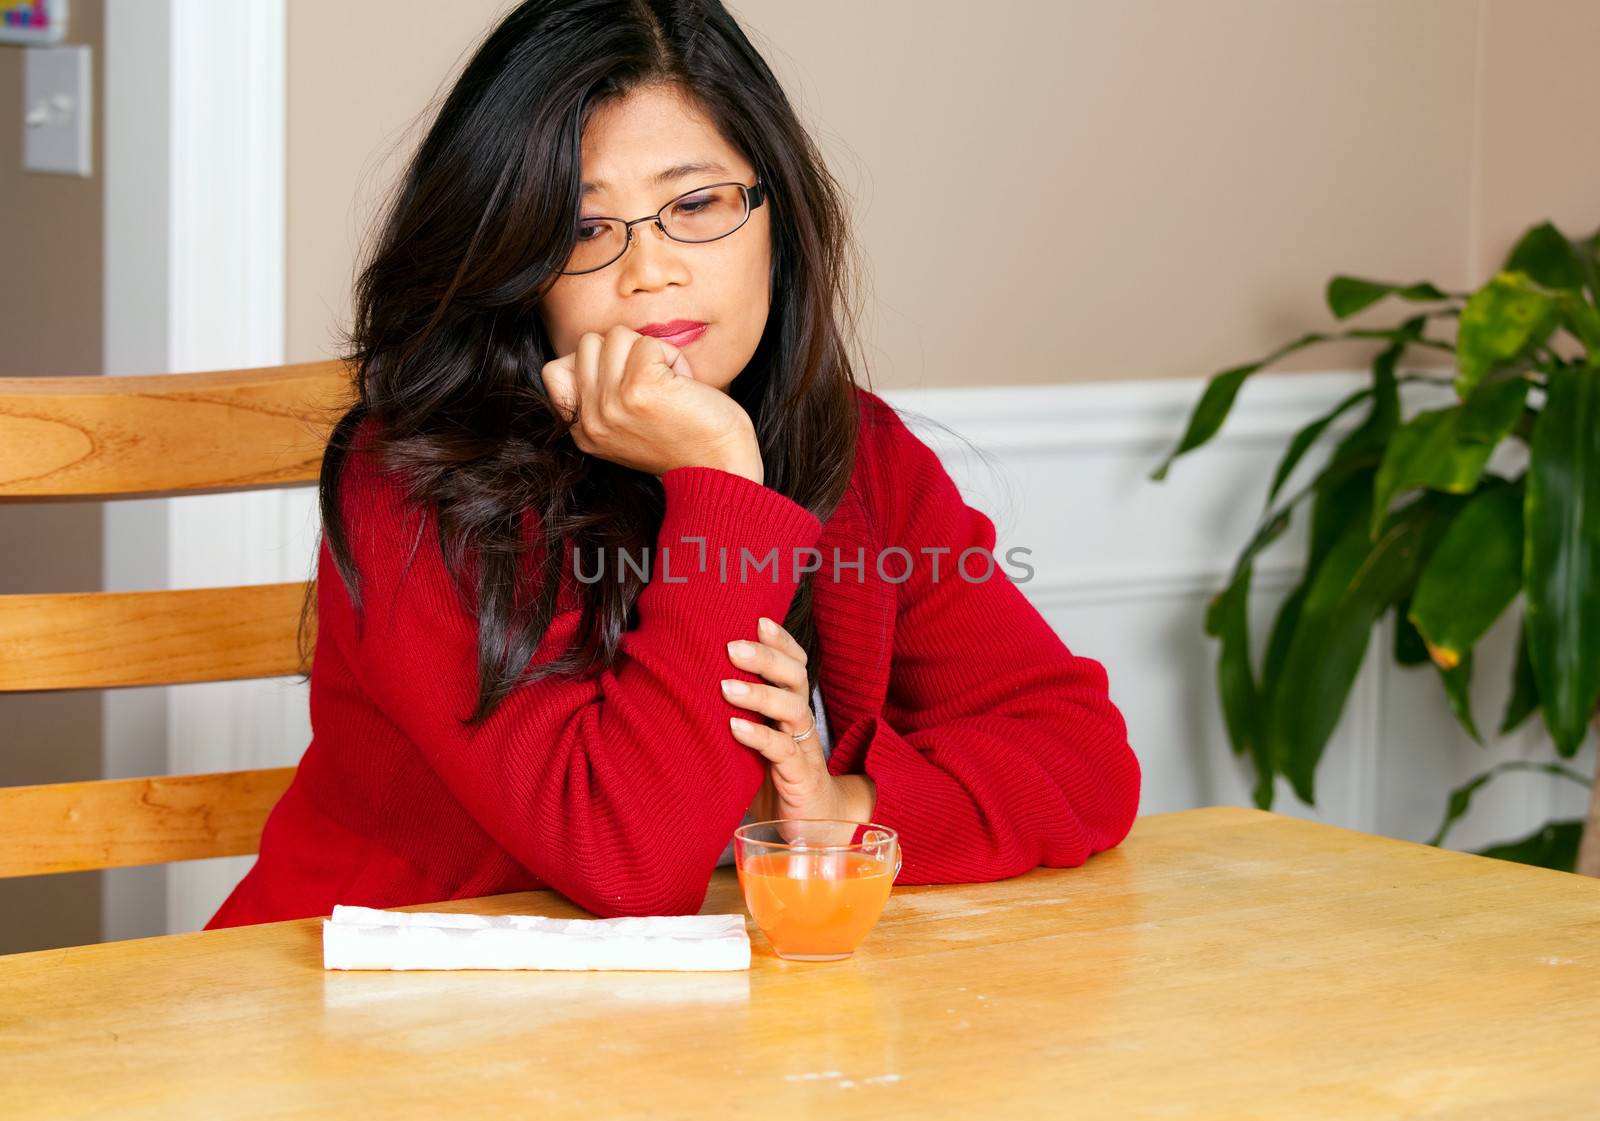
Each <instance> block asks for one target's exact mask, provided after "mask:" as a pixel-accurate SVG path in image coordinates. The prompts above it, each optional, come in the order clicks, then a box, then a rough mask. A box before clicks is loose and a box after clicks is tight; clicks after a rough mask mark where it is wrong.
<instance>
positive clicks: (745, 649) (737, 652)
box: [728, 639, 752, 657]
mask: <svg viewBox="0 0 1600 1121" xmlns="http://www.w3.org/2000/svg"><path fill="white" fill-rule="evenodd" d="M751 649H752V647H751V645H750V643H748V642H745V641H744V640H743V639H735V640H734V641H732V642H730V643H728V653H730V654H732V655H734V656H735V657H743V656H744V655H747V654H749V653H750V651H751Z"/></svg>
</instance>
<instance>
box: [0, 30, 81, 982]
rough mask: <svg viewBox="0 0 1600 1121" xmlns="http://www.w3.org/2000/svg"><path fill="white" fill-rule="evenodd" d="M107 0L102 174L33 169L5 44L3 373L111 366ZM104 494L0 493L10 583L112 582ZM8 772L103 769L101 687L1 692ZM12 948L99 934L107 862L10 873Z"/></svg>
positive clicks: (1, 569) (1, 922)
mask: <svg viewBox="0 0 1600 1121" xmlns="http://www.w3.org/2000/svg"><path fill="white" fill-rule="evenodd" d="M103 17H104V8H103V3H102V0H77V2H76V3H74V4H73V5H72V15H71V26H70V28H69V31H70V35H69V36H68V38H67V40H66V42H67V43H68V44H87V45H88V46H89V47H91V48H92V49H93V76H92V78H91V82H92V83H93V87H92V88H93V89H94V91H95V94H96V101H97V104H96V107H95V113H94V123H93V134H92V135H93V140H94V152H93V156H92V164H91V166H92V168H93V170H94V174H93V175H92V176H91V177H90V178H87V179H84V178H79V177H77V176H66V175H39V174H31V173H25V172H24V171H23V170H22V159H21V152H22V50H21V49H20V48H17V47H0V247H3V248H0V262H3V265H4V267H0V377H15V376H18V375H23V374H98V373H100V372H101V370H102V358H101V344H102V340H103V334H102V324H101V305H102V298H101V244H102V241H103V221H102V206H101V203H102V183H103V179H102V176H101V169H102V168H103V166H104V154H103V153H104V148H103V145H102V143H101V132H102V129H101V127H100V126H101V123H102V121H103V120H104V114H103V112H102V111H101V108H100V104H98V102H99V91H100V90H101V89H102V88H103V87H104V84H105V83H104V73H105V71H104V66H103V63H104V58H103V55H104V50H103V46H104V39H103V30H104V18H103ZM100 510H101V508H100V506H99V505H98V504H90V505H86V506H85V505H65V504H61V505H54V504H52V505H45V506H0V594H3V593H6V592H57V591H90V590H93V589H95V588H98V587H99V586H100V571H101V570H100V559H101V556H100V549H101V534H100ZM0 729H3V730H0V786H14V785H21V784H28V783H40V782H68V781H73V780H76V779H92V778H99V777H100V773H101V772H100V695H99V694H98V693H91V694H54V695H52V694H25V695H21V696H3V695H0ZM0 916H4V917H3V918H0V953H15V952H18V951H22V950H33V949H43V948H46V947H50V946H64V945H74V944H78V943H83V942H95V941H98V940H99V938H100V873H98V872H81V873H74V874H71V875H65V876H38V877H30V878H26V879H20V880H0Z"/></svg>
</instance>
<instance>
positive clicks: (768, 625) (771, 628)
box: [761, 615, 778, 634]
mask: <svg viewBox="0 0 1600 1121" xmlns="http://www.w3.org/2000/svg"><path fill="white" fill-rule="evenodd" d="M761 629H762V630H764V631H766V632H767V633H768V634H776V633H777V632H778V624H777V623H774V622H773V621H772V620H771V619H769V618H767V617H766V616H765V615H763V616H761Z"/></svg>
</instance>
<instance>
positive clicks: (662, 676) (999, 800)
mask: <svg viewBox="0 0 1600 1121" xmlns="http://www.w3.org/2000/svg"><path fill="white" fill-rule="evenodd" d="M857 400H858V403H859V405H860V408H861V417H862V427H861V438H860V441H859V448H858V452H857V457H856V463H855V466H854V474H853V477H852V484H851V487H850V490H849V493H848V495H847V497H846V499H845V500H844V502H843V503H842V504H841V505H840V507H839V509H838V511H836V512H835V514H834V515H833V516H832V517H831V518H830V519H829V520H828V522H827V523H826V524H823V523H822V522H821V521H820V520H819V519H818V518H817V517H816V516H815V515H814V514H812V513H811V512H810V511H809V510H807V509H805V508H804V507H802V506H800V505H799V504H797V503H795V502H793V501H791V500H790V499H788V498H786V497H784V496H783V495H781V494H779V493H778V492H777V491H774V490H771V489H769V488H767V487H765V486H762V485H760V484H758V483H754V482H751V481H750V480H748V479H746V478H744V477H743V476H740V475H734V474H732V473H729V472H726V471H721V470H718V469H716V468H711V467H679V468H676V469H674V470H671V471H668V472H666V474H664V475H663V476H662V478H661V483H662V486H663V488H664V493H665V502H666V504H665V515H664V518H663V521H662V525H661V529H660V533H659V536H658V538H657V542H656V544H657V546H658V548H657V549H656V550H652V551H651V555H650V560H649V563H650V565H651V566H652V567H651V569H650V573H651V578H650V581H649V582H648V583H647V584H646V585H645V587H644V588H643V590H642V591H641V593H640V595H639V599H638V603H637V625H636V626H635V627H634V629H632V630H630V631H628V632H627V633H626V634H624V635H623V637H622V642H621V651H620V657H619V659H618V660H617V662H616V663H615V664H614V665H613V666H612V667H611V669H610V670H608V671H606V672H604V673H601V674H598V675H590V676H589V677H587V678H585V679H582V680H572V679H547V680H544V681H541V682H536V683H534V684H531V685H524V686H522V687H519V688H518V689H517V690H515V691H514V692H513V693H512V694H511V695H510V696H509V697H507V698H506V699H505V700H504V701H503V702H502V703H501V705H500V707H499V708H498V709H496V710H495V711H494V713H493V714H492V715H490V717H489V718H488V719H487V720H485V721H483V722H482V723H480V724H479V725H476V726H473V727H466V726H463V725H462V724H461V723H460V721H459V720H458V717H460V716H464V715H465V714H466V713H468V712H470V711H471V709H472V705H473V701H474V698H475V697H476V691H477V670H476V664H477V663H476V650H477V639H476V628H475V623H474V620H473V618H472V617H471V615H470V613H469V612H468V611H467V610H466V609H465V607H464V605H463V603H462V602H461V600H460V599H459V597H458V596H457V594H456V593H455V591H454V589H453V586H452V583H451V581H450V579H449V577H448V575H447V572H446V570H445V567H444V563H443V559H442V557H441V555H440V552H439V549H438V546H437V543H436V542H437V539H436V537H435V535H434V532H433V526H432V524H431V521H430V522H429V523H428V524H423V522H424V520H425V519H426V518H428V517H429V516H428V515H424V514H423V513H421V512H418V511H416V510H414V509H407V508H405V507H404V506H403V505H402V504H401V502H400V491H399V488H398V486H397V485H396V484H395V482H394V480H393V479H392V478H390V477H389V476H387V475H385V474H382V473H380V472H378V471H377V470H375V469H374V467H373V460H372V457H370V456H367V455H362V454H359V452H353V453H352V455H351V456H350V458H349V460H348V463H347V474H346V476H345V483H344V489H343V492H342V501H343V504H344V509H345V512H346V517H347V520H348V525H349V529H350V533H349V537H350V542H351V548H352V550H353V553H354V557H355V561H356V563H357V565H358V567H359V571H360V574H361V581H362V586H361V591H362V597H363V613H362V614H363V617H362V620H361V622H362V627H361V629H360V630H359V632H358V630H357V627H356V618H355V613H354V611H353V609H352V606H351V603H350V600H349V598H348V595H347V593H346V591H345V588H344V584H343V582H342V581H341V579H340V577H339V575H338V572H337V571H336V569H335V568H334V565H333V561H332V557H331V555H330V553H329V550H328V548H327V546H326V544H324V545H323V546H322V548H321V552H320V556H319V562H318V580H317V609H318V636H317V648H316V655H315V659H314V662H313V667H312V673H311V690H310V703H311V724H312V741H311V744H310V746H309V747H308V748H307V750H306V752H305V755H304V757H303V758H302V759H301V762H300V766H299V770H298V771H297V773H296V775H295V778H294V781H293V782H292V783H291V785H290V786H289V789H288V790H287V792H286V793H285V794H284V796H283V798H282V799H281V800H280V801H279V803H278V804H277V806H276V807H275V808H274V809H273V811H272V813H271V815H270V816H269V817H268V819H267V823H266V827H265V829H264V831H263V833H262V837H261V848H260V855H259V856H258V857H257V859H256V862H255V864H254V865H253V866H252V867H251V868H250V870H249V872H248V873H247V874H246V875H245V876H244V878H243V879H242V880H241V881H240V883H239V884H238V885H237V887H235V889H234V890H233V892H232V893H231V894H230V895H229V896H228V898H227V900H226V901H225V902H224V903H223V905H222V907H221V908H220V909H219V910H218V911H217V913H216V914H215V915H214V916H213V917H212V918H211V920H210V922H208V923H207V924H206V928H207V929H211V928H215V927H222V926H236V925H240V924H244V923H256V922H270V921H275V920H279V919H290V918H301V917H307V916H313V915H325V914H328V913H330V912H331V911H332V909H333V905H334V904H335V903H346V904H359V905H364V906H371V907H391V906H399V905H403V904H409V903H427V902H434V901H439V900H444V899H459V898H466V897H472V896H480V895H492V894H498V893H503V892H514V891H528V890H535V889H542V888H553V889H554V890H556V891H558V892H560V893H561V894H562V895H563V896H565V897H567V898H568V899H570V900H572V901H573V902H575V903H577V904H578V905H579V906H581V907H583V908H584V909H585V910H586V911H588V912H590V913H591V914H594V915H597V916H601V917H611V916H617V915H646V914H687V913H694V912H696V911H698V910H699V909H700V907H701V905H702V904H703V902H704V899H705V893H706V888H707V886H708V884H709V882H710V878H711V875H712V872H713V870H714V868H715V866H716V864H717V860H718V858H719V856H720V855H721V853H722V852H723V850H724V848H725V847H726V845H727V844H728V841H729V839H730V837H731V836H732V834H733V830H734V829H735V828H736V827H737V826H738V824H739V823H740V821H741V820H742V819H743V817H744V814H745V811H746V809H747V808H748V807H749V806H750V804H751V802H752V801H753V800H754V798H755V795H756V793H757V790H758V788H759V787H760V786H761V783H762V779H763V777H764V773H765V766H766V764H765V763H764V761H763V760H762V759H761V757H760V756H759V755H758V754H757V753H756V752H755V751H754V750H752V749H751V748H748V747H745V746H744V745H743V744H741V743H739V742H738V741H737V740H735V739H734V738H733V735H732V733H731V732H730V731H729V728H728V717H730V716H736V715H740V714H741V713H743V712H744V710H742V709H740V708H738V707H737V706H735V705H733V704H731V703H730V702H728V701H727V700H726V699H725V698H724V697H723V696H722V693H721V690H720V688H719V687H718V682H719V681H720V680H721V679H722V678H724V677H741V678H743V679H745V680H751V681H754V680H758V678H757V677H756V676H755V675H753V674H750V673H748V672H746V671H743V670H740V669H738V668H737V667H735V666H734V665H733V663H732V662H730V661H729V660H728V656H727V643H728V642H729V641H730V640H731V639H734V638H747V639H754V638H756V620H757V617H758V616H761V615H767V616H770V617H771V618H774V619H779V620H782V619H783V618H784V617H785V615H786V614H787V612H788V608H789V606H790V603H791V601H792V599H793V598H794V594H795V590H796V587H797V586H798V585H797V580H796V578H795V572H794V568H795V565H794V563H793V561H792V560H791V559H790V558H791V556H792V555H793V554H795V552H796V551H797V550H799V551H801V557H800V561H801V564H802V566H803V565H804V564H805V563H806V562H807V560H808V559H809V560H811V562H812V563H815V559H814V558H811V557H809V556H808V555H806V554H804V552H803V551H804V550H805V548H806V547H813V548H815V549H817V550H818V551H819V552H820V555H821V559H822V564H821V568H820V569H818V571H817V572H816V574H815V576H814V577H813V580H814V581H815V586H814V592H813V610H814V613H815V620H816V625H817V627H818V631H819V634H820V636H821V642H822V647H823V656H822V668H821V676H820V679H819V681H818V682H817V684H818V685H820V688H821V691H822V696H823V700H824V705H825V707H826V710H827V713H828V724H829V728H830V729H831V731H832V735H833V750H832V754H831V755H830V756H829V759H828V769H829V771H830V772H831V773H833V774H845V773H848V772H854V773H861V772H865V773H866V774H867V775H869V776H871V777H872V779H873V780H874V781H875V783H876V786H877V804H876V808H875V810H874V811H873V814H872V819H873V820H874V821H875V822H879V823H881V824H883V825H887V826H890V827H892V828H894V829H896V830H898V831H899V834H900V841H901V851H902V855H903V860H904V864H903V867H902V869H901V872H900V878H899V880H898V881H897V882H899V883H905V884H935V883H970V882H981V881H987V880H998V879H1004V878H1006V877H1009V876H1015V875H1018V874H1020V873H1023V872H1026V871H1027V870H1029V869H1030V868H1034V867H1037V866H1039V865H1048V866H1051V867H1073V866H1076V865H1079V864H1082V863H1083V862H1084V861H1085V860H1086V859H1087V858H1088V857H1089V856H1090V855H1091V854H1093V853H1096V852H1100V851H1102V850H1104V849H1108V848H1111V847H1112V846H1114V845H1116V844H1117V843H1118V842H1119V841H1121V840H1122V838H1123V837H1125V836H1126V835H1127V833H1128V830H1129V828H1130V827H1131V826H1132V823H1133V819H1134V816H1135V814H1136V812H1137V809H1138V804H1139V785H1140V769H1139V763H1138V760H1137V759H1136V758H1135V756H1134V753H1133V751H1132V750H1131V748H1130V747H1129V745H1128V741H1127V734H1126V728H1125V725H1124V722H1123V719H1122V716H1121V714H1120V713H1119V712H1118V710H1117V708H1116V707H1115V706H1114V705H1113V703H1112V702H1111V700H1110V698H1109V696H1108V693H1107V682H1106V674H1105V670H1104V669H1103V667H1102V666H1101V665H1100V663H1099V662H1096V661H1094V660H1092V659H1090V658H1086V657H1081V656H1078V655H1075V654H1073V653H1072V652H1070V651H1069V650H1068V649H1067V647H1066V646H1065V645H1064V644H1063V643H1062V641H1061V639H1060V638H1059V637H1058V636H1057V635H1056V633H1055V631H1054V630H1052V629H1051V627H1050V626H1049V624H1048V623H1046V622H1045V620H1044V619H1043V618H1042V617H1041V616H1040V614H1039V612H1038V611H1037V610H1036V609H1035V608H1034V607H1033V606H1032V605H1031V604H1030V603H1029V602H1028V601H1027V599H1025V598H1024V596H1023V593H1022V591H1021V589H1020V588H1019V587H1018V586H1017V585H1016V584H1015V583H1013V582H1012V580H1011V579H1008V578H1007V575H1006V573H1008V572H1010V573H1012V574H1013V575H1017V574H1018V573H1017V570H1018V566H1017V565H1016V564H1006V563H1004V558H997V560H999V561H1000V563H999V564H998V565H997V566H996V568H995V570H994V574H993V575H992V576H991V577H990V578H989V579H987V580H984V579H980V577H981V576H982V573H983V572H984V569H985V565H984V563H983V558H982V557H981V556H979V555H976V554H974V555H970V556H969V557H968V558H967V562H966V568H965V571H966V573H967V574H968V575H967V576H965V577H964V576H962V575H960V574H958V573H957V572H956V570H955V568H954V564H955V562H956V560H957V558H959V557H960V556H961V554H962V552H963V550H966V549H969V548H972V547H978V548H981V549H984V550H989V551H992V550H993V548H994V544H995V531H994V525H993V523H992V522H991V521H990V519H989V518H988V517H986V516H985V515H984V514H982V513H980V512H979V511H978V510H976V509H974V508H972V507H970V506H968V505H967V504H966V503H965V502H964V501H963V500H962V498H961V495H960V493H959V491H958V490H957V488H956V486H955V484H954V482H953V481H952V480H951V478H950V476H949V475H948V474H947V473H946V471H945V469H944V467H943V465H942V464H941V463H940V461H939V459H938V457H937V456H936V455H935V453H934V452H933V451H932V449H930V448H929V447H928V446H927V445H926V444H924V443H923V442H922V441H921V440H920V439H918V438H917V437H916V436H915V435H914V434H912V433H911V432H910V431H909V430H908V429H907V428H906V427H905V425H904V423H903V422H902V421H901V419H900V418H899V416H898V415H897V414H896V413H895V412H894V411H893V409H892V408H891V407H890V406H889V405H888V404H887V403H885V402H884V401H883V400H882V399H881V398H879V397H877V396H876V395H875V394H873V393H870V392H868V391H867V390H864V389H862V390H858V391H857ZM864 505H870V506H871V510H870V511H868V510H867V509H865V508H864ZM698 538H704V540H705V544H704V552H703V553H702V552H701V545H700V544H699V542H698V541H697V540H696V539H698ZM413 543H415V555H414V556H411V557H410V566H409V571H406V572H404V579H402V578H401V577H402V570H403V569H404V568H405V566H406V562H407V559H408V555H409V554H411V551H412V544H413ZM662 546H666V547H669V549H670V558H669V561H668V567H667V570H666V571H667V576H666V578H665V579H662V578H661V575H662V570H661V567H660V562H659V553H660V547H662ZM896 546H898V549H894V548H893V547H896ZM773 548H776V550H777V556H778V558H779V560H780V562H781V563H780V564H778V565H777V566H772V565H768V566H767V567H766V569H765V570H761V569H757V568H755V567H754V565H753V564H752V567H751V568H750V569H749V573H748V578H747V579H746V580H744V581H741V580H740V579H739V559H740V557H741V550H742V549H748V550H749V551H750V553H749V555H750V556H751V557H753V558H755V559H756V561H760V560H761V559H763V558H765V557H766V555H767V554H768V551H769V550H770V549H773ZM723 549H726V553H723V552H721V550H723ZM835 549H837V550H838V554H837V555H838V556H839V557H840V563H839V566H838V569H837V572H835V568H834V563H833V557H834V556H835V553H834V550H835ZM885 549H889V550H891V551H889V552H887V553H883V557H884V560H883V568H882V571H881V572H880V571H879V566H878V563H877V558H878V556H879V554H880V552H881V551H882V550H885ZM925 549H926V550H929V552H926V553H925V552H923V550H925ZM942 549H947V550H948V552H939V553H937V554H935V552H934V550H942ZM858 550H864V553H863V554H858ZM702 555H703V556H705V557H706V560H707V563H706V564H705V566H704V571H701V570H700V566H699V564H698V558H699V557H700V556H702ZM858 555H860V556H863V557H864V560H865V563H864V564H863V565H861V566H860V567H859V568H857V567H852V566H851V565H852V563H853V562H854V561H855V560H857V559H858ZM935 555H937V559H938V560H939V562H940V564H939V569H938V572H937V574H935V572H934V569H933V560H934V558H935ZM719 556H726V557H727V558H728V568H727V573H728V577H727V579H726V580H724V579H722V577H721V574H720V572H719V564H718V560H717V558H718V557H719ZM908 558H909V560H910V562H911V563H910V564H909V574H908V575H907V574H906V573H907V571H908V565H907V559H908ZM639 559H640V558H635V560H636V561H637V560H639ZM594 563H595V558H592V557H590V558H585V560H584V565H585V570H586V571H590V570H592V569H593V567H594ZM608 563H611V564H614V563H615V558H614V557H609V558H608ZM609 571H610V570H608V572H609ZM803 571H804V569H803V568H802V575H803ZM606 578H607V579H611V578H613V576H612V575H607V577H606ZM563 583H564V585H566V587H565V588H564V590H563V592H562V595H561V599H560V601H559V602H558V614H557V616H556V619H555V622H554V624H553V625H552V626H551V628H550V631H549V632H548V633H547V635H546V636H545V641H544V644H543V645H541V646H540V648H539V650H538V652H537V653H536V654H535V659H536V660H539V661H543V660H547V659H550V658H553V657H554V656H555V655H556V654H557V653H559V651H560V650H561V649H564V648H565V646H566V644H567V643H568V642H569V641H570V640H571V639H572V638H573V636H574V635H575V634H576V630H577V622H578V611H577V598H576V594H575V590H574V589H575V586H576V585H575V583H574V581H573V577H572V574H571V572H570V569H569V571H568V572H567V574H566V576H564V578H563ZM858 836H859V830H858Z"/></svg>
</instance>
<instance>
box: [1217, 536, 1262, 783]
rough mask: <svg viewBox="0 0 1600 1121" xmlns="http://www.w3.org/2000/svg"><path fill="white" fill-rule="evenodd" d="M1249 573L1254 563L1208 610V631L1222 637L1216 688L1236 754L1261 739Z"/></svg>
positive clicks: (1241, 572)
mask: <svg viewBox="0 0 1600 1121" xmlns="http://www.w3.org/2000/svg"><path fill="white" fill-rule="evenodd" d="M1250 575H1251V566H1250V565H1248V564H1247V565H1245V566H1244V567H1243V569H1242V570H1241V571H1240V572H1239V574H1238V575H1237V576H1236V577H1235V578H1234V580H1233V582H1232V583H1230V584H1229V585H1228V586H1227V587H1226V588H1224V589H1223V590H1222V591H1221V592H1219V593H1218V594H1217V595H1216V596H1215V597H1214V598H1213V599H1212V600H1211V603H1210V605H1209V607H1208V608H1207V611H1206V633H1207V634H1209V635H1212V636H1213V637H1215V638H1220V639H1221V640H1222V651H1221V653H1220V655H1219V656H1218V658H1217V691H1218V693H1219V695H1220V696H1221V698H1222V716H1223V721H1224V723H1226V725H1227V728H1228V741H1229V742H1230V743H1231V744H1232V745H1233V752H1234V754H1235V755H1242V754H1244V753H1245V752H1247V751H1249V750H1250V749H1251V748H1252V747H1253V746H1254V745H1255V743H1256V742H1257V740H1258V739H1259V738H1260V737H1259V736H1257V735H1256V728H1255V722H1256V719H1257V716H1256V710H1257V703H1258V697H1257V693H1256V680H1255V673H1254V671H1253V670H1252V669H1251V668H1250V614H1249V602H1250Z"/></svg>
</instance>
